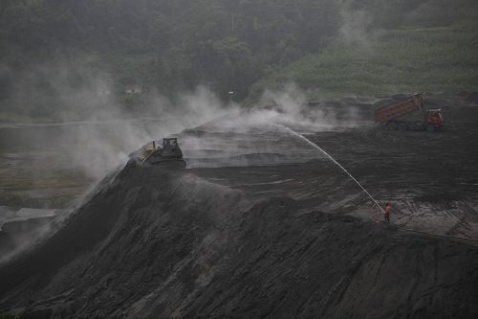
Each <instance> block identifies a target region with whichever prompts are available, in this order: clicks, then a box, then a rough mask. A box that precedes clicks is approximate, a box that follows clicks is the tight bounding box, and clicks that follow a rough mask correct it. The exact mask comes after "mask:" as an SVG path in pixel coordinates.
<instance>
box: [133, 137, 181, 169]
mask: <svg viewBox="0 0 478 319" xmlns="http://www.w3.org/2000/svg"><path fill="white" fill-rule="evenodd" d="M129 157H130V158H131V160H132V161H134V162H136V164H139V165H167V166H168V167H171V166H173V167H177V168H185V167H186V161H185V160H184V159H183V152H182V151H181V148H180V147H179V144H178V139H177V138H175V137H169V138H163V145H162V147H161V146H159V145H157V143H156V141H152V142H150V143H148V144H146V145H144V146H143V147H142V148H141V149H139V150H138V151H135V152H133V153H131V154H130V155H129ZM131 160H130V161H131Z"/></svg>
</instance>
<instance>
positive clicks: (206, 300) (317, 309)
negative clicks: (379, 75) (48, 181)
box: [0, 128, 478, 318]
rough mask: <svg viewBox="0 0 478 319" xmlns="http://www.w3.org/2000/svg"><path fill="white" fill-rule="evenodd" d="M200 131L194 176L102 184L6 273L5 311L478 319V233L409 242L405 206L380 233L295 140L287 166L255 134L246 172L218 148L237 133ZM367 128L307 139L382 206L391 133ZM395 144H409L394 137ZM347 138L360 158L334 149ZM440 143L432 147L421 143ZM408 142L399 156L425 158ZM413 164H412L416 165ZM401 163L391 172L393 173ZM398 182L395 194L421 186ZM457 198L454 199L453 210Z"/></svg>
mask: <svg viewBox="0 0 478 319" xmlns="http://www.w3.org/2000/svg"><path fill="white" fill-rule="evenodd" d="M201 130H202V131H201V132H202V133H201V139H206V140H207V139H208V137H211V139H210V140H209V144H207V143H206V144H203V145H207V148H206V149H205V148H201V147H197V148H196V149H194V148H193V146H192V145H195V144H194V143H193V142H191V141H193V140H194V139H195V138H196V137H197V136H196V135H195V134H196V132H195V131H190V132H185V133H183V135H182V136H179V138H180V139H181V138H184V139H188V138H189V142H188V143H190V144H189V145H190V146H186V147H184V148H183V151H184V153H185V155H186V157H187V154H188V152H189V154H194V152H196V153H195V154H197V156H196V157H195V158H196V161H195V163H196V165H195V166H193V167H190V168H189V169H185V170H169V169H164V168H162V167H160V166H158V167H138V166H132V165H131V166H130V165H127V166H125V167H124V168H122V169H121V170H119V171H118V172H115V173H114V174H112V175H111V176H108V177H107V178H106V179H105V180H104V181H103V182H102V183H100V185H99V186H98V188H97V189H96V190H95V191H94V192H93V193H91V194H90V195H89V197H88V198H86V199H85V201H84V203H83V204H82V205H80V206H79V207H78V208H77V209H76V211H74V212H73V213H72V215H71V217H70V218H69V219H68V220H66V221H65V223H64V224H63V226H62V227H61V228H60V229H59V230H58V231H57V232H56V233H55V234H53V235H52V236H51V237H50V238H48V239H46V240H45V241H44V242H43V243H41V244H39V245H38V246H37V247H35V248H34V249H31V250H30V251H28V252H26V253H24V254H22V255H20V256H18V257H17V258H15V259H14V260H12V261H11V262H10V263H8V264H4V265H2V266H1V267H0V282H1V285H0V309H2V310H5V311H9V312H12V313H19V314H22V316H23V317H24V318H173V317H174V318H349V317H354V318H476V317H477V316H478V245H477V244H476V243H475V242H474V241H473V240H474V238H473V236H474V233H473V232H472V231H469V232H467V233H464V232H462V233H459V234H457V233H456V232H455V233H450V235H449V236H447V234H446V230H445V233H443V232H441V231H442V229H438V228H437V229H435V228H433V227H431V228H433V229H428V230H427V229H424V228H420V227H422V226H420V225H419V224H417V225H415V226H416V227H417V228H416V229H414V230H416V231H422V232H413V231H407V230H404V229H403V228H401V227H402V226H403V225H402V224H400V223H401V221H403V220H406V218H405V217H407V218H408V217H410V216H408V215H407V216H406V214H407V212H406V211H405V209H404V208H403V207H401V206H398V207H399V208H400V209H399V212H397V215H392V221H393V222H394V223H396V224H395V225H390V226H386V225H384V224H382V223H378V221H379V220H381V219H382V215H381V214H382V213H381V211H380V210H379V209H378V208H377V207H374V205H373V203H371V202H370V200H369V198H368V197H367V196H365V195H364V194H363V192H362V190H361V189H360V188H359V187H357V185H356V184H355V183H353V182H352V181H350V179H349V178H348V177H347V176H346V175H345V174H343V172H341V171H340V170H339V169H338V168H337V167H336V166H335V165H334V164H333V163H331V162H330V161H327V160H325V159H324V158H325V157H324V156H321V155H317V156H315V157H314V156H313V155H312V153H311V151H310V149H309V146H308V145H306V144H301V143H300V141H297V140H295V139H293V138H292V137H291V136H289V135H284V136H283V137H282V138H280V140H283V141H286V142H284V144H281V145H279V146H277V147H278V148H282V149H284V150H287V149H294V148H293V147H292V146H291V145H293V146H294V147H295V148H296V149H297V150H298V151H297V152H294V153H293V155H292V156H287V154H288V153H287V152H282V153H280V154H282V155H281V157H280V158H277V156H269V155H267V154H276V153H277V152H276V151H277V150H276V149H275V148H272V147H271V148H270V149H266V151H264V147H263V145H266V144H267V143H265V142H264V140H260V136H266V137H267V139H275V138H277V137H274V136H276V135H275V134H265V135H264V134H256V135H254V136H256V138H254V139H253V140H254V141H255V143H257V145H259V146H257V147H256V148H254V149H255V150H261V152H260V154H261V155H260V156H257V157H254V158H253V161H254V162H253V164H254V165H253V166H251V165H249V164H250V163H246V164H244V162H243V161H242V159H241V160H240V161H239V160H237V159H238V158H241V156H242V155H241V154H251V148H248V149H245V148H242V147H239V148H235V149H234V150H233V151H231V152H227V154H225V153H221V152H219V150H221V149H224V148H223V147H222V146H221V145H226V141H229V140H230V138H231V136H232V137H233V138H236V142H237V143H235V145H241V141H242V140H241V138H242V137H241V136H243V135H241V134H242V133H241V132H233V133H231V132H228V133H227V134H226V133H223V132H217V131H214V132H213V131H211V130H210V131H208V130H207V129H205V128H202V129H201ZM367 132H368V133H367V134H368V135H363V132H350V131H347V132H334V133H325V132H324V133H317V134H315V135H313V136H309V138H310V139H311V140H313V141H315V142H317V143H318V142H319V141H322V142H323V146H325V147H328V148H327V150H328V151H330V153H331V154H332V155H333V156H334V157H336V158H337V159H338V160H339V161H340V162H342V163H343V164H348V165H345V166H346V167H351V168H352V169H351V173H352V174H354V173H357V174H356V176H357V177H359V180H361V181H363V182H364V185H365V186H366V187H367V188H368V189H369V190H371V193H372V194H374V195H377V198H378V199H379V200H380V201H383V200H385V199H387V198H389V197H387V194H386V192H387V191H388V190H389V189H391V188H393V187H394V186H393V184H392V183H385V182H382V183H381V184H379V185H377V186H375V188H374V186H373V185H374V184H373V181H374V180H376V179H374V178H377V177H378V176H379V174H380V173H381V171H380V166H379V165H377V164H376V163H377V162H374V161H373V159H374V158H377V156H379V155H380V154H381V153H380V152H379V150H376V151H375V152H376V153H373V152H372V153H370V152H369V151H373V150H374V148H373V146H370V145H368V146H367V143H368V142H367V141H368V140H369V139H370V140H371V141H372V142H371V143H372V144H373V143H376V142H377V141H379V142H380V141H381V140H380V136H382V135H380V134H375V133H374V132H372V134H371V131H367ZM460 132H462V131H460ZM222 134H226V135H224V138H223V139H222V142H221V136H223V135H222ZM387 134H389V135H387V136H392V137H393V136H395V135H396V137H395V140H400V137H399V136H398V135H397V134H398V132H393V133H387ZM408 134H409V135H407V136H411V135H410V134H419V133H408ZM425 134H426V133H425ZM457 134H458V133H457ZM460 134H461V133H460ZM226 136H227V137H226ZM364 136H365V137H364ZM377 136H378V137H377ZM413 136H414V137H415V139H410V140H412V141H416V140H420V139H419V138H418V137H419V135H413ZM447 136H448V137H450V135H447ZM454 136H455V135H454ZM213 137H214V138H213ZM339 137H342V138H343V139H344V140H345V141H347V140H348V141H349V143H351V144H353V143H356V145H357V147H356V148H353V147H348V148H346V149H344V150H342V148H341V147H340V146H339V147H336V148H332V147H331V146H333V141H334V140H337V138H339ZM433 138H434V137H430V135H427V141H426V142H423V143H429V142H430V140H429V139H433ZM436 138H438V139H441V140H443V141H444V140H447V138H445V137H444V136H443V135H440V136H437V137H436ZM277 139H279V138H277ZM364 139H365V142H363V140H364ZM410 140H406V141H403V142H402V144H403V145H402V144H400V145H402V147H410V149H413V148H414V147H417V148H419V147H420V145H419V144H413V143H412V142H410ZM449 140H450V141H451V142H449V143H455V142H454V141H456V139H455V138H451V137H450V138H449ZM360 141H362V142H361V143H360ZM221 143H222V144H221ZM264 143H265V144H264ZM380 143H381V142H380ZM417 143H422V142H417ZM447 143H448V142H447ZM186 145H187V143H186ZM218 145H219V146H218ZM341 145H342V146H343V145H344V144H341ZM360 145H361V147H359V146H360ZM364 145H365V146H364ZM364 148H365V149H364ZM364 150H365V151H366V152H365V151H364ZM207 152H209V154H216V155H217V156H216V158H217V159H218V161H217V162H216V164H215V165H213V163H212V160H210V161H208V162H207V163H206V164H204V165H203V166H201V163H202V162H201V159H202V158H203V155H204V154H205V153H207ZM397 152H398V151H397ZM284 153H285V155H284ZM225 155H227V156H225ZM463 156H464V157H466V154H465V155H463ZM228 158H229V159H232V160H231V161H227V159H228ZM298 158H299V159H298ZM352 158H355V161H354V162H353V161H352ZM246 159H247V160H248V161H250V160H251V159H250V156H249V157H248V156H246ZM406 159H407V160H408V161H409V162H407V163H409V165H410V166H413V165H414V162H413V157H412V156H409V157H406ZM275 160H277V162H274V161H275ZM348 160H349V161H350V162H348ZM421 160H423V161H425V158H424V157H422V158H421V159H420V160H419V161H421ZM449 160H450V161H451V160H452V158H450V159H449ZM467 160H468V159H465V161H467ZM367 161H370V162H371V164H370V165H369V166H368V168H366V165H367V164H366V163H367ZM393 161H394V159H393V158H389V159H388V161H385V162H384V164H383V165H384V169H385V168H388V167H389V166H393V163H394V162H393ZM351 164H353V165H351ZM450 165H451V164H450ZM455 173H456V172H455ZM423 174H425V173H423ZM401 176H402V178H403V179H404V180H403V183H400V184H399V186H400V187H398V186H395V188H393V189H394V190H397V191H398V190H400V191H401V190H402V188H401V187H404V186H403V184H404V183H406V182H408V183H409V184H410V183H412V182H413V181H414V180H415V179H416V178H418V177H423V176H417V175H416V174H414V175H413V176H411V177H409V178H408V179H407V178H406V174H405V173H404V172H403V171H401ZM467 182H468V181H467ZM415 187H418V186H415ZM464 187H465V186H464ZM441 190H442V191H446V189H445V188H443V189H441ZM381 191H382V192H381ZM453 194H454V193H453V192H451V191H450V192H449V194H448V195H449V196H450V197H449V200H450V201H453V200H457V199H456V198H455V197H454V195H453ZM423 195H424V191H421V192H418V191H417V192H416V193H415V195H413V196H412V195H411V194H409V197H408V198H407V199H408V203H415V200H417V201H419V200H421V201H422V202H423V201H425V200H426V197H425V199H424V197H423ZM465 195H466V196H464V197H460V198H459V200H460V201H461V202H462V203H466V204H467V205H468V206H467V207H471V208H472V207H473V206H472V203H473V201H474V200H476V198H474V197H473V195H472V193H471V192H470V193H466V194H465ZM392 199H393V198H392ZM427 203H428V204H430V205H435V204H433V203H430V202H427ZM442 204H443V203H441V204H440V205H442ZM403 205H405V204H403ZM410 205H412V204H410ZM413 205H414V204H413ZM433 207H434V208H437V206H433ZM466 216H467V217H466V219H464V220H461V221H458V222H457V223H460V222H461V224H460V225H462V226H463V225H467V226H466V227H468V228H470V227H471V228H473V227H474V226H473V225H474V224H473V217H472V216H473V212H472V211H469V210H468V215H466ZM399 217H400V218H399ZM410 218H411V217H410ZM448 218H449V219H453V220H454V218H456V216H448ZM407 221H408V219H407ZM399 226H400V227H399ZM408 226H409V227H412V226H413V225H411V224H410V225H408ZM463 227H465V226H463ZM466 227H465V228H466ZM459 229H460V228H459V227H458V228H455V231H457V230H459ZM448 230H449V229H448Z"/></svg>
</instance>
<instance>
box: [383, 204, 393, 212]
mask: <svg viewBox="0 0 478 319" xmlns="http://www.w3.org/2000/svg"><path fill="white" fill-rule="evenodd" d="M391 211H392V206H391V205H388V206H387V207H385V214H390V212H391Z"/></svg>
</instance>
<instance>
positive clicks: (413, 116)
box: [375, 94, 444, 132]
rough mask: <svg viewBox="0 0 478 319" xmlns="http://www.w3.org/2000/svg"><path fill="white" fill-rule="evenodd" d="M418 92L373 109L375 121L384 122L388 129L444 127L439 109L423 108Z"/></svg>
mask: <svg viewBox="0 0 478 319" xmlns="http://www.w3.org/2000/svg"><path fill="white" fill-rule="evenodd" d="M423 104H424V102H423V98H422V96H421V95H420V94H416V95H413V96H412V97H410V98H408V99H406V100H404V101H401V102H398V103H394V104H390V105H386V106H384V107H380V108H378V109H377V110H376V111H375V122H376V123H380V124H384V125H385V128H386V129H389V130H400V131H406V130H427V131H429V132H434V131H440V130H442V129H443V128H444V121H443V116H442V112H441V109H428V110H425V108H424V106H423Z"/></svg>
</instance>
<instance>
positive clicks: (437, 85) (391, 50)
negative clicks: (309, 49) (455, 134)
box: [253, 1, 478, 98]
mask: <svg viewBox="0 0 478 319" xmlns="http://www.w3.org/2000/svg"><path fill="white" fill-rule="evenodd" d="M438 2H439V1H430V3H429V6H431V5H432V4H434V5H437V3H438ZM460 2H466V3H467V4H468V5H467V6H462V7H460V10H456V11H454V12H452V13H449V12H447V11H446V10H447V6H446V5H445V4H444V3H443V2H441V3H442V6H441V7H440V6H439V7H435V10H434V11H433V12H430V10H429V8H430V7H429V6H426V7H425V8H423V10H424V12H426V13H427V15H426V17H424V16H419V12H416V11H415V12H413V13H410V14H409V15H408V16H406V17H405V18H404V21H403V23H401V24H400V25H399V26H397V27H395V28H392V29H381V30H380V31H377V30H374V31H372V30H369V31H368V32H367V34H365V35H361V36H360V37H359V39H358V40H357V41H353V39H352V41H350V39H348V40H347V39H344V37H339V38H337V39H334V40H333V41H331V43H330V45H329V46H327V48H325V49H324V50H323V51H322V52H321V53H320V54H313V55H308V56H306V57H304V58H302V59H300V60H298V61H296V62H293V63H291V64H290V65H288V66H286V67H284V68H280V69H277V70H276V71H275V72H272V73H271V74H270V75H269V76H268V77H266V78H265V79H263V80H261V81H260V82H258V83H256V84H255V86H254V89H253V92H255V94H256V95H257V94H259V92H261V91H262V90H263V89H265V88H280V87H281V86H283V85H284V84H286V83H290V82H295V83H297V84H298V85H299V86H300V87H302V88H304V89H309V90H310V91H311V95H312V98H318V97H324V96H325V97H329V96H343V95H351V94H357V95H376V94H395V93H409V92H451V93H457V92H461V91H478V2H476V3H475V2H471V1H460ZM425 10H426V11H425ZM407 18H408V19H407Z"/></svg>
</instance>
